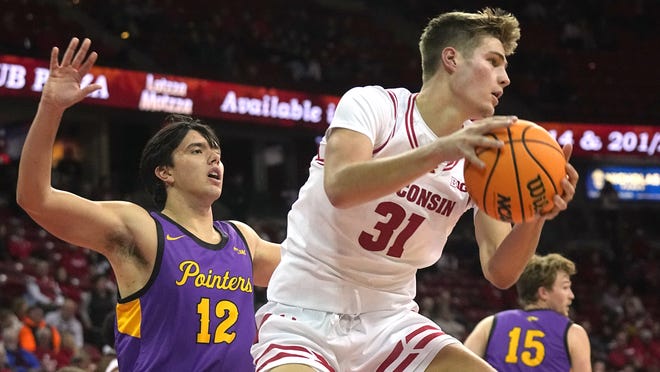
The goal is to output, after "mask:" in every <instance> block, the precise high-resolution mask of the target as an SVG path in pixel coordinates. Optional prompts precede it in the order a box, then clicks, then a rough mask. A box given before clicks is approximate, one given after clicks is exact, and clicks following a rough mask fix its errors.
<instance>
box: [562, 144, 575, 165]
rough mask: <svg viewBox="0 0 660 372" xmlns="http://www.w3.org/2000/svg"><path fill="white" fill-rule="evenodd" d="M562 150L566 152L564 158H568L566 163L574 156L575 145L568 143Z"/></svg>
mask: <svg viewBox="0 0 660 372" xmlns="http://www.w3.org/2000/svg"><path fill="white" fill-rule="evenodd" d="M561 149H562V150H563V151H564V158H566V161H569V160H570V159H571V154H573V144H572V143H567V144H565V145H564V146H563V147H562V148H561Z"/></svg>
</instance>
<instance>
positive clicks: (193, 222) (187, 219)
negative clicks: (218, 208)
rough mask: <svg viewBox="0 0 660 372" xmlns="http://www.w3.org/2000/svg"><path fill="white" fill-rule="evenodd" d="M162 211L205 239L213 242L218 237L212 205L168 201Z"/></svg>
mask: <svg viewBox="0 0 660 372" xmlns="http://www.w3.org/2000/svg"><path fill="white" fill-rule="evenodd" d="M161 213H163V214H164V215H166V216H167V217H169V218H170V219H171V220H172V221H174V222H176V223H178V224H179V225H181V226H183V227H184V228H185V229H186V230H188V231H190V232H191V233H192V234H194V235H195V236H197V237H198V238H200V239H202V240H204V241H208V242H211V241H213V240H215V238H217V235H218V233H217V231H216V230H215V228H214V227H213V211H212V209H211V208H210V207H194V206H191V205H189V204H176V203H167V204H165V208H163V210H162V211H161Z"/></svg>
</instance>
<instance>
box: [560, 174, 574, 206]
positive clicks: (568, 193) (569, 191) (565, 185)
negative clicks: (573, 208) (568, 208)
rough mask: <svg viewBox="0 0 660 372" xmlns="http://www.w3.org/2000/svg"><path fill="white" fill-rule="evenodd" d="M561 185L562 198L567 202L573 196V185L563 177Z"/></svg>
mask: <svg viewBox="0 0 660 372" xmlns="http://www.w3.org/2000/svg"><path fill="white" fill-rule="evenodd" d="M561 187H562V189H563V190H564V192H563V195H562V198H563V199H564V200H565V201H567V202H570V201H571V200H573V196H575V185H573V184H572V183H571V182H569V181H568V180H567V179H563V180H561Z"/></svg>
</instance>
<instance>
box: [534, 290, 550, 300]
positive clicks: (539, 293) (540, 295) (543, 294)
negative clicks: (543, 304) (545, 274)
mask: <svg viewBox="0 0 660 372" xmlns="http://www.w3.org/2000/svg"><path fill="white" fill-rule="evenodd" d="M536 296H537V297H538V299H539V300H544V301H545V300H546V299H547V298H548V289H547V288H545V287H539V289H537V290H536Z"/></svg>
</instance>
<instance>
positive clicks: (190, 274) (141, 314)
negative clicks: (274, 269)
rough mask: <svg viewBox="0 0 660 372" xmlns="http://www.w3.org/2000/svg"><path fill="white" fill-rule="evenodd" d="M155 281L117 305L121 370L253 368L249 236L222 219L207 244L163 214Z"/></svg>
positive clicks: (159, 221)
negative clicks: (213, 240)
mask: <svg viewBox="0 0 660 372" xmlns="http://www.w3.org/2000/svg"><path fill="white" fill-rule="evenodd" d="M151 215H152V217H153V218H154V219H155V221H156V226H157V228H158V253H157V256H156V263H155V265H154V270H153V273H152V274H151V277H150V278H149V281H148V283H147V284H146V285H145V286H144V288H142V289H141V290H140V291H138V292H137V293H135V294H133V295H131V296H128V297H126V298H122V299H120V300H119V301H118V303H117V321H116V323H115V346H116V349H117V355H118V358H117V359H118V361H119V369H120V370H121V371H232V372H233V371H236V372H243V371H254V365H253V362H252V356H251V355H250V346H251V345H252V342H253V341H254V338H255V335H256V324H255V320H254V292H253V278H252V258H251V256H250V250H249V249H248V247H247V244H246V242H245V239H244V237H243V235H242V234H241V233H240V232H239V231H238V229H237V228H236V227H235V226H234V225H233V224H231V223H229V222H224V221H215V222H214V226H215V228H216V229H217V230H218V231H219V232H220V233H221V234H222V240H221V241H220V243H218V244H208V243H205V242H203V241H201V240H199V239H197V238H196V237H195V236H194V235H192V234H191V233H190V232H188V231H187V230H186V229H184V228H183V227H182V226H180V225H178V224H177V223H175V222H174V221H172V220H171V219H169V218H168V217H166V216H165V215H163V214H160V213H155V212H152V213H151Z"/></svg>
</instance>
